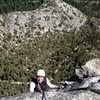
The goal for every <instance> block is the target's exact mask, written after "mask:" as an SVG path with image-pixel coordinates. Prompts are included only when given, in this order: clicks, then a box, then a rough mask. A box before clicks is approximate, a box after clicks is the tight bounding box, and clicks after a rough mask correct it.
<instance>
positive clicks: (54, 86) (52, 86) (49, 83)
mask: <svg viewBox="0 0 100 100" xmlns="http://www.w3.org/2000/svg"><path fill="white" fill-rule="evenodd" d="M46 81H47V85H48V86H49V87H50V88H58V87H59V86H57V85H54V84H51V82H50V81H49V79H48V78H46Z"/></svg>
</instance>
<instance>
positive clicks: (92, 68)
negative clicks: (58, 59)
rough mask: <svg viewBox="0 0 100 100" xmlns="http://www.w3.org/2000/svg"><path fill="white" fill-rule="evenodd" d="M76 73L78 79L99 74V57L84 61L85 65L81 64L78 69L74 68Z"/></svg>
mask: <svg viewBox="0 0 100 100" xmlns="http://www.w3.org/2000/svg"><path fill="white" fill-rule="evenodd" d="M75 71H76V75H77V76H78V77H79V78H80V79H84V78H87V77H94V76H99V75H100V59H97V58H96V59H92V60H89V61H87V62H86V64H85V65H83V66H81V68H80V69H76V70H75Z"/></svg>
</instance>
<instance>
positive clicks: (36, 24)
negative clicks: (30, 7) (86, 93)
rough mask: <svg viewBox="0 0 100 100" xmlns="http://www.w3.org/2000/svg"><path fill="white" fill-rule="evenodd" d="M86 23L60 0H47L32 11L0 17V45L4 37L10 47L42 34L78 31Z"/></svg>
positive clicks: (83, 16)
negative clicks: (6, 38) (19, 41)
mask: <svg viewBox="0 0 100 100" xmlns="http://www.w3.org/2000/svg"><path fill="white" fill-rule="evenodd" d="M86 21H87V18H86V16H85V15H84V14H83V13H82V12H80V11H79V10H78V9H76V8H74V7H72V6H71V5H69V4H67V3H65V2H64V1H62V0H49V1H47V2H45V3H44V4H43V5H42V6H41V7H40V8H38V9H37V10H34V11H23V12H12V13H8V14H3V15H0V43H1V44H3V39H4V38H5V37H8V39H9V38H10V41H9V42H10V44H11V45H13V44H14V45H19V43H18V40H21V41H22V42H25V41H27V40H28V41H29V40H30V41H32V40H34V38H35V37H40V36H42V35H43V34H47V33H48V34H49V33H53V34H54V33H55V34H56V33H57V34H58V33H60V34H61V33H63V31H70V30H74V31H75V30H79V28H80V27H81V26H83V25H84V24H85V22H86Z"/></svg>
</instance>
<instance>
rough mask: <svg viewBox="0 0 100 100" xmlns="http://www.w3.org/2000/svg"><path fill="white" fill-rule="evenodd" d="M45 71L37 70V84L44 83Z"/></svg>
mask: <svg viewBox="0 0 100 100" xmlns="http://www.w3.org/2000/svg"><path fill="white" fill-rule="evenodd" d="M44 77H45V71H44V70H43V69H39V70H38V71H37V82H38V83H42V82H43V81H44Z"/></svg>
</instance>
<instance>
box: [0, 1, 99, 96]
mask: <svg viewBox="0 0 100 100" xmlns="http://www.w3.org/2000/svg"><path fill="white" fill-rule="evenodd" d="M92 58H100V34H99V32H95V30H94V29H92V28H91V27H90V21H89V20H88V16H86V15H84V14H83V13H82V12H81V11H79V10H78V9H76V8H74V7H73V6H71V5H69V4H67V3H65V2H63V1H62V0H50V1H46V2H45V3H44V4H43V5H41V6H40V7H39V8H38V9H36V10H33V11H19V12H18V11H16V12H11V13H8V14H2V15H0V96H1V97H4V96H9V95H15V94H20V93H24V92H27V91H29V84H28V83H29V82H30V80H31V78H32V77H34V76H35V74H36V71H37V70H38V69H39V68H44V70H45V71H46V72H47V77H49V78H50V80H51V81H52V82H53V83H55V84H59V83H60V82H61V81H63V80H66V79H67V78H69V77H70V76H72V75H73V74H74V73H75V72H74V69H75V68H78V67H80V65H82V64H83V63H84V62H86V61H87V60H89V59H92ZM62 73H63V74H62Z"/></svg>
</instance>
